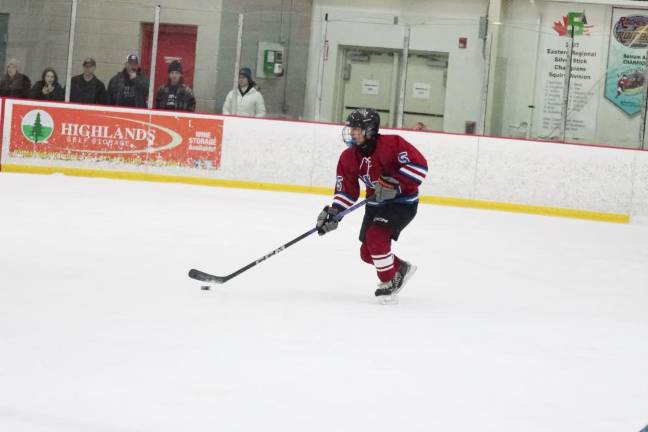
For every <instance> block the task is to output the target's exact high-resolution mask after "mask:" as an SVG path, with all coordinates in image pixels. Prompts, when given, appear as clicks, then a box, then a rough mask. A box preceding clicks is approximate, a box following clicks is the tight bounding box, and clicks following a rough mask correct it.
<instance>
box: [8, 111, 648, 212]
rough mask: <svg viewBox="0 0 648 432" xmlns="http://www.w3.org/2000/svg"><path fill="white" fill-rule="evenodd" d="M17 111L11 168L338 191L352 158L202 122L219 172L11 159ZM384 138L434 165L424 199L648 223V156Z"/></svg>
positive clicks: (235, 124) (326, 136) (295, 131)
mask: <svg viewBox="0 0 648 432" xmlns="http://www.w3.org/2000/svg"><path fill="white" fill-rule="evenodd" d="M15 103H21V102H20V101H9V100H7V101H6V102H5V114H6V115H5V120H4V126H5V127H4V133H3V145H2V147H3V149H2V155H3V159H2V160H3V163H12V164H24V165H46V166H61V167H71V168H86V169H102V170H119V171H131V172H140V173H142V172H144V173H155V174H169V175H188V176H195V177H209V178H214V179H224V180H242V181H254V182H262V183H278V184H288V185H298V186H315V187H331V188H332V187H333V185H334V181H335V166H336V164H337V159H338V155H339V154H340V152H341V151H342V150H343V149H344V144H343V143H342V141H341V130H342V126H340V125H331V124H315V123H307V122H294V121H283V120H269V119H255V118H243V117H229V116H217V115H206V114H203V115H196V116H199V117H201V118H213V119H215V120H216V119H220V120H223V121H224V128H223V142H222V158H221V167H220V168H219V169H218V170H199V169H191V168H178V167H152V166H135V165H125V164H118V163H110V162H100V163H97V162H83V161H58V160H44V159H27V158H12V157H9V155H8V144H9V137H10V134H9V130H8V126H9V125H10V115H11V107H12V105H13V104H15ZM28 103H30V104H34V105H42V106H51V105H53V104H51V103H50V104H48V103H37V102H33V101H29V102H28ZM56 106H58V107H60V105H58V104H56ZM70 106H71V107H75V108H79V105H73V104H72V105H70ZM83 108H84V109H88V110H92V109H96V110H106V109H108V110H112V109H111V108H107V107H103V106H102V107H92V106H90V107H88V106H83ZM114 111H115V112H120V113H121V114H122V115H123V113H127V112H132V110H129V109H124V108H114ZM137 111H138V112H140V113H141V112H142V110H137ZM144 112H146V110H144ZM155 113H156V114H165V115H177V116H193V115H194V114H178V113H163V112H161V111H155ZM384 133H386V134H390V133H401V134H402V135H403V136H404V138H406V139H407V140H408V141H410V142H411V143H412V144H414V145H415V146H416V147H418V148H419V149H420V150H421V151H422V152H423V154H424V155H425V156H426V157H427V159H428V162H429V164H430V170H429V172H430V174H429V177H428V180H427V181H426V182H425V183H424V185H423V187H422V190H421V192H422V195H431V196H441V197H451V198H464V199H477V200H484V201H495V202H506V203H516V204H525V205H535V206H544V207H556V208H568V209H575V210H590V211H596V212H607V213H622V214H629V215H630V216H631V218H632V219H633V220H635V221H636V222H641V221H646V220H648V204H646V203H647V202H648V190H647V187H648V186H646V185H647V184H648V181H647V180H646V179H648V162H646V160H647V159H648V153H646V152H641V151H629V150H623V149H611V148H601V147H589V146H576V145H563V144H557V143H545V142H536V141H524V140H514V139H504V138H487V137H476V136H463V135H453V134H443V133H431V132H415V131H397V130H384Z"/></svg>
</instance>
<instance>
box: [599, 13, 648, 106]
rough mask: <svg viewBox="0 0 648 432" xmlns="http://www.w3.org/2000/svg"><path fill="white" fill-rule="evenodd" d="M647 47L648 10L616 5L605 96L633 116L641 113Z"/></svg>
mask: <svg viewBox="0 0 648 432" xmlns="http://www.w3.org/2000/svg"><path fill="white" fill-rule="evenodd" d="M647 49H648V11H646V10H645V9H619V8H614V12H613V14H612V28H611V31H610V49H609V51H608V63H607V77H606V80H605V98H606V99H607V100H609V101H610V102H612V103H613V104H614V105H616V106H617V107H618V108H619V109H621V110H622V111H623V112H625V113H626V114H627V115H629V116H635V115H637V114H639V113H640V112H641V107H642V103H643V94H644V93H645V83H644V77H645V73H646V50H647Z"/></svg>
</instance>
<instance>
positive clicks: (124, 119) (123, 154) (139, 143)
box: [5, 101, 223, 169]
mask: <svg viewBox="0 0 648 432" xmlns="http://www.w3.org/2000/svg"><path fill="white" fill-rule="evenodd" d="M7 108H8V109H7V111H6V115H7V116H9V117H8V118H7V119H5V127H6V126H7V125H9V126H10V132H9V156H10V157H28V158H40V159H56V160H83V159H90V160H93V161H114V162H119V163H125V164H135V165H156V166H179V167H186V168H199V169H217V168H218V167H219V165H220V158H221V145H222V136H223V121H222V120H217V119H213V118H204V117H201V116H197V115H195V116H194V115H186V114H182V115H177V113H169V112H152V111H145V110H123V109H111V108H107V107H106V108H101V109H85V108H83V107H80V106H78V105H77V106H74V105H62V104H47V105H45V104H37V103H28V102H18V101H12V102H8V106H7ZM6 133H7V132H6V131H5V134H6Z"/></svg>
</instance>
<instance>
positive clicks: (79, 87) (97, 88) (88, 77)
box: [70, 57, 108, 104]
mask: <svg viewBox="0 0 648 432" xmlns="http://www.w3.org/2000/svg"><path fill="white" fill-rule="evenodd" d="M96 69H97V63H96V62H95V61H94V59H93V58H90V57H88V58H86V59H85V60H83V73H82V74H81V75H77V76H74V77H72V83H71V85H70V102H81V103H88V104H106V103H107V102H108V94H107V93H106V86H105V85H104V83H103V82H101V80H99V78H97V77H96V76H95V74H94V73H95V70H96Z"/></svg>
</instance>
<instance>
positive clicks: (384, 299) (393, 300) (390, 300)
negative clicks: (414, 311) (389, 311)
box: [376, 294, 398, 306]
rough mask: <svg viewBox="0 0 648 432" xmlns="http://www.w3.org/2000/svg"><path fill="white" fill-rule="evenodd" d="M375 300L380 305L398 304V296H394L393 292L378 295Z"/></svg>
mask: <svg viewBox="0 0 648 432" xmlns="http://www.w3.org/2000/svg"><path fill="white" fill-rule="evenodd" d="M376 300H378V303H380V304H381V305H385V306H390V305H397V304H398V297H396V295H395V294H392V295H384V296H378V297H376Z"/></svg>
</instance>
